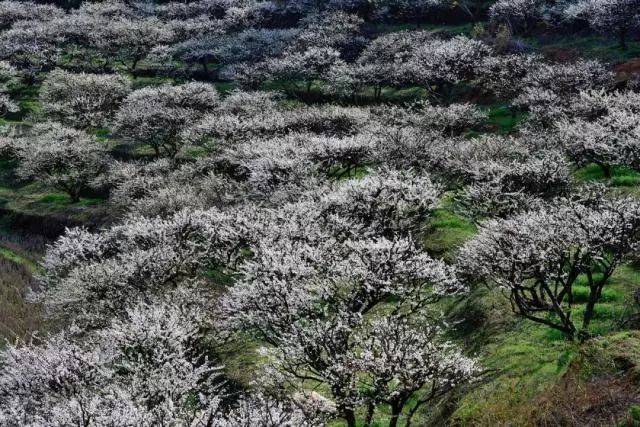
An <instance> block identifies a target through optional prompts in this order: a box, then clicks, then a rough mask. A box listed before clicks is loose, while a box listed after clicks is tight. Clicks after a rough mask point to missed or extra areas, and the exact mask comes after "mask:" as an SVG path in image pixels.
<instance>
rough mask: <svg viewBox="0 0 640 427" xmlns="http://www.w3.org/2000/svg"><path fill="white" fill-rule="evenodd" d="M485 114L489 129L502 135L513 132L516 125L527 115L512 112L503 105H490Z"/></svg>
mask: <svg viewBox="0 0 640 427" xmlns="http://www.w3.org/2000/svg"><path fill="white" fill-rule="evenodd" d="M487 114H488V116H489V118H488V120H487V126H488V127H489V129H491V130H493V131H495V132H497V133H500V134H503V135H507V134H510V133H513V132H515V130H516V128H517V126H518V125H519V124H520V123H522V121H523V120H524V119H525V118H526V117H527V114H526V113H522V112H516V113H515V114H514V113H512V111H511V110H510V109H509V108H508V107H507V106H504V105H497V106H492V107H490V108H489V109H488V111H487Z"/></svg>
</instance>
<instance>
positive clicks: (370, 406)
mask: <svg viewBox="0 0 640 427" xmlns="http://www.w3.org/2000/svg"><path fill="white" fill-rule="evenodd" d="M375 409H376V407H375V405H374V404H373V403H371V402H370V403H369V404H368V405H367V414H366V416H365V418H364V427H369V426H371V421H372V420H373V411H374V410H375Z"/></svg>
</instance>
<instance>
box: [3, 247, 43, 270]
mask: <svg viewBox="0 0 640 427" xmlns="http://www.w3.org/2000/svg"><path fill="white" fill-rule="evenodd" d="M0 256H1V257H4V258H5V259H8V260H9V261H12V262H15V263H16V264H20V265H24V266H25V267H26V268H27V269H28V270H29V271H30V272H31V273H35V272H37V271H39V270H40V268H39V266H38V264H37V263H36V262H35V261H34V260H32V259H29V258H26V257H24V256H22V255H20V254H19V253H17V252H16V251H13V250H11V249H9V248H5V247H3V246H0Z"/></svg>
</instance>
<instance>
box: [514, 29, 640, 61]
mask: <svg viewBox="0 0 640 427" xmlns="http://www.w3.org/2000/svg"><path fill="white" fill-rule="evenodd" d="M523 40H524V41H525V42H526V43H528V44H529V45H531V46H533V47H534V48H537V49H540V50H541V51H542V52H543V53H547V54H553V53H554V52H559V51H566V52H574V53H575V56H581V57H584V58H588V59H598V60H600V61H603V62H610V63H620V62H625V61H628V60H630V59H633V58H637V57H639V56H640V42H638V41H634V40H632V39H631V38H629V40H628V43H627V44H628V49H627V50H622V49H620V47H619V46H618V41H617V40H614V39H611V38H607V37H602V36H598V35H589V36H578V35H570V36H556V37H553V38H551V39H540V38H532V37H529V38H524V39H523Z"/></svg>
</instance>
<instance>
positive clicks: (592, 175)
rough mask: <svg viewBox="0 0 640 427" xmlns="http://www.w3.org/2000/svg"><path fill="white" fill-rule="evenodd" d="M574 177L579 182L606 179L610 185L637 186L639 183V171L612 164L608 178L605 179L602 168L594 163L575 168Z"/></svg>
mask: <svg viewBox="0 0 640 427" xmlns="http://www.w3.org/2000/svg"><path fill="white" fill-rule="evenodd" d="M574 177H575V178H576V179H577V180H578V181H580V182H594V181H608V183H609V185H611V186H612V187H637V186H638V185H640V173H639V172H636V171H634V170H632V169H629V168H626V167H623V166H613V167H612V168H611V178H610V179H607V178H606V177H605V176H604V171H603V170H602V168H601V167H600V166H598V165H595V164H591V165H588V166H585V167H583V168H580V169H578V170H576V171H575V172H574Z"/></svg>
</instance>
